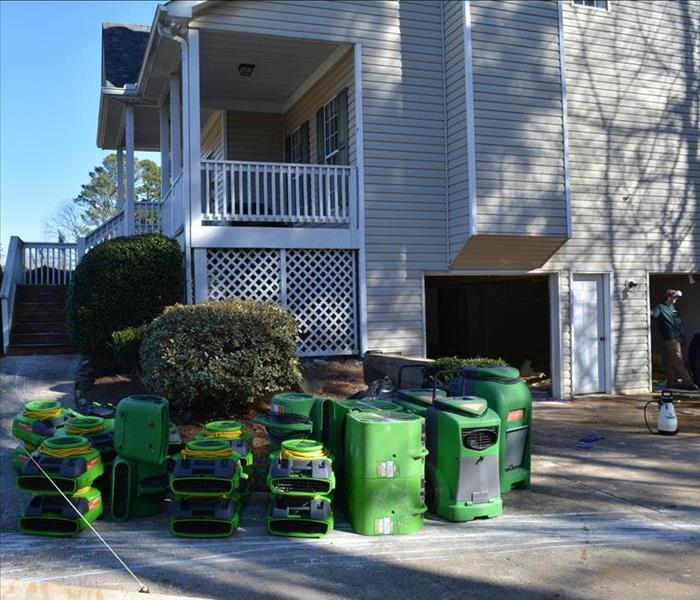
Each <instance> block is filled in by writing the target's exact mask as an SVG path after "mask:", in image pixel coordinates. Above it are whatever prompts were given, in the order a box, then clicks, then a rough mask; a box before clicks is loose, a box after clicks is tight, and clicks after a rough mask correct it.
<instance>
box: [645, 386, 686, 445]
mask: <svg viewBox="0 0 700 600" xmlns="http://www.w3.org/2000/svg"><path fill="white" fill-rule="evenodd" d="M654 412H658V415H657V417H656V426H654ZM644 422H645V423H646V426H647V429H648V430H649V431H650V432H651V433H658V434H660V435H676V434H677V433H678V417H676V409H675V407H674V406H673V394H672V393H671V392H670V391H668V390H664V391H663V392H661V396H659V398H655V399H654V400H649V402H647V403H646V404H645V405H644Z"/></svg>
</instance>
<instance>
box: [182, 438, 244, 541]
mask: <svg viewBox="0 0 700 600" xmlns="http://www.w3.org/2000/svg"><path fill="white" fill-rule="evenodd" d="M245 478H247V475H245V474H244V473H243V469H242V466H241V461H240V457H239V455H238V454H237V453H236V452H234V450H233V448H232V447H231V443H230V441H229V440H227V439H221V438H212V437H209V438H206V437H205V438H199V439H195V440H192V441H191V442H188V443H187V445H186V447H185V449H184V450H183V451H182V453H181V456H179V457H177V458H176V459H175V464H174V466H173V469H172V472H171V474H170V490H171V491H172V493H173V495H174V497H175V504H174V506H173V510H172V513H171V516H170V530H171V531H172V533H173V534H174V535H179V536H183V537H226V536H229V535H232V534H233V533H234V532H235V531H236V529H237V528H238V524H239V522H240V512H241V489H240V482H241V479H245Z"/></svg>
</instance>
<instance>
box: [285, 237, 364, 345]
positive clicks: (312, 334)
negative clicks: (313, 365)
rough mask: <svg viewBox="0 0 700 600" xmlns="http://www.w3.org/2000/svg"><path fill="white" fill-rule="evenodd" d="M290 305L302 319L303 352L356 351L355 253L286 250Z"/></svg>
mask: <svg viewBox="0 0 700 600" xmlns="http://www.w3.org/2000/svg"><path fill="white" fill-rule="evenodd" d="M286 270H287V308H288V309H289V311H290V312H291V313H292V314H293V315H294V316H295V317H296V318H297V320H298V321H299V328H300V331H301V334H300V336H299V338H300V339H299V345H298V353H299V355H300V356H321V355H330V354H354V353H356V352H357V343H356V340H357V335H356V329H357V324H356V321H357V319H356V301H355V297H356V293H355V253H354V252H353V251H352V250H287V256H286Z"/></svg>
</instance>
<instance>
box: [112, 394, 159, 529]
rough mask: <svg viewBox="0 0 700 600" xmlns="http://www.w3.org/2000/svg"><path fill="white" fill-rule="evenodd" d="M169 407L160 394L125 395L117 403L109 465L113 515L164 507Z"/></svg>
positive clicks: (121, 517)
mask: <svg viewBox="0 0 700 600" xmlns="http://www.w3.org/2000/svg"><path fill="white" fill-rule="evenodd" d="M169 441H170V409H169V406H168V401H167V400H166V399H165V398H161V397H160V396H127V397H126V398H122V400H121V401H120V402H119V404H118V405H117V411H116V416H115V422H114V448H115V450H116V451H117V454H118V456H117V458H116V459H115V461H114V465H113V466H112V502H111V510H112V518H113V519H114V520H115V521H125V520H126V519H128V518H129V517H145V516H150V515H155V514H158V513H159V512H161V511H162V510H163V500H164V499H165V496H166V494H167V485H168V479H167V457H168V444H169Z"/></svg>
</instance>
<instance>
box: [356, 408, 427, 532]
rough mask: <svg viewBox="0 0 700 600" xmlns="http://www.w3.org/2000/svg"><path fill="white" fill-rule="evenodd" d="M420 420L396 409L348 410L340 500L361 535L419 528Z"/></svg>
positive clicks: (421, 478)
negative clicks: (343, 500) (374, 410)
mask: <svg viewBox="0 0 700 600" xmlns="http://www.w3.org/2000/svg"><path fill="white" fill-rule="evenodd" d="M424 423H425V421H424V420H423V419H422V418H421V417H419V416H417V415H412V414H408V413H401V412H387V411H376V412H351V413H350V414H348V416H347V423H346V426H345V427H346V429H345V504H346V513H347V517H348V521H350V525H351V527H352V528H353V529H354V530H355V531H356V532H357V533H360V534H362V535H397V534H407V533H414V532H416V531H420V530H421V529H422V528H423V514H424V513H425V511H426V509H427V507H426V505H425V480H424V475H425V456H426V454H427V450H426V448H425V431H424Z"/></svg>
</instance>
